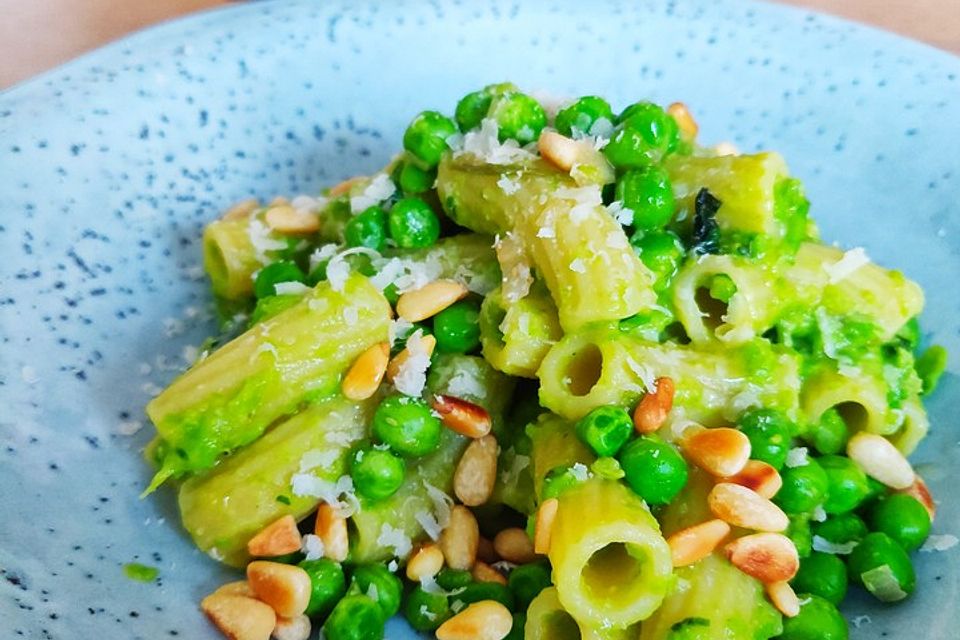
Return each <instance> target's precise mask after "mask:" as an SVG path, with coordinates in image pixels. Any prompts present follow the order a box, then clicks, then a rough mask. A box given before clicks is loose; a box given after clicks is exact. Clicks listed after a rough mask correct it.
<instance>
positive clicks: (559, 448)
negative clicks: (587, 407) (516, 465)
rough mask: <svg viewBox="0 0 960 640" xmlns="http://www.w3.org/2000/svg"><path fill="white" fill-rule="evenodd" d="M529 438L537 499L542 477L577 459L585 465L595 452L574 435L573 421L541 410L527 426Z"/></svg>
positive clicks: (590, 460) (540, 498)
mask: <svg viewBox="0 0 960 640" xmlns="http://www.w3.org/2000/svg"><path fill="white" fill-rule="evenodd" d="M527 434H528V435H529V436H530V442H531V458H532V460H531V468H532V474H533V486H534V490H535V493H536V498H537V501H538V502H539V501H540V500H542V499H543V479H544V478H545V477H546V476H547V474H548V473H550V471H551V470H553V469H555V468H557V467H561V466H571V465H574V464H577V463H580V464H583V465H589V464H590V463H592V462H593V461H594V460H595V459H596V456H595V455H593V452H591V451H590V449H588V448H587V446H586V445H585V444H583V442H582V441H581V440H580V438H578V437H577V434H576V433H575V432H574V429H573V425H572V424H571V423H570V422H568V421H567V420H564V419H563V418H561V417H559V416H556V415H553V414H549V413H545V414H543V415H542V416H540V419H539V420H537V422H536V424H533V425H530V426H529V427H528V428H527Z"/></svg>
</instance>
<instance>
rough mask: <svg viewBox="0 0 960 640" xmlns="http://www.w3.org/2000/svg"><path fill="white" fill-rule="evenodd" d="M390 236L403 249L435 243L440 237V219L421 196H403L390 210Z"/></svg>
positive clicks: (417, 247)
mask: <svg viewBox="0 0 960 640" xmlns="http://www.w3.org/2000/svg"><path fill="white" fill-rule="evenodd" d="M388 225H389V227H390V237H391V238H393V241H394V242H396V243H397V246H398V247H400V248H401V249H419V248H422V247H429V246H431V245H433V244H434V243H435V242H436V241H437V238H439V237H440V220H439V219H438V218H437V214H436V213H434V212H433V209H432V208H431V207H430V205H429V204H427V203H426V202H424V201H423V200H422V199H421V198H403V199H402V200H399V201H398V202H397V203H396V204H395V205H393V208H392V209H391V210H390V216H389V219H388Z"/></svg>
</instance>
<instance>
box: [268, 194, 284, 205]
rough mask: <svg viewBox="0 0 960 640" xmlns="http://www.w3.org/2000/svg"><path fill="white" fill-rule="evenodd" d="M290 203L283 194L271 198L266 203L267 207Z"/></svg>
mask: <svg viewBox="0 0 960 640" xmlns="http://www.w3.org/2000/svg"><path fill="white" fill-rule="evenodd" d="M288 204H290V201H289V200H287V198H286V197H284V196H277V197H275V198H274V199H273V200H271V201H270V202H268V203H267V206H268V207H282V206H284V205H288Z"/></svg>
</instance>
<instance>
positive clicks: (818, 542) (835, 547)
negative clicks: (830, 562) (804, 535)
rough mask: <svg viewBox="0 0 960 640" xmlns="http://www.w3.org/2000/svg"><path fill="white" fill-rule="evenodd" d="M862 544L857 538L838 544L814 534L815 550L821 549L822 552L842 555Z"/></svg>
mask: <svg viewBox="0 0 960 640" xmlns="http://www.w3.org/2000/svg"><path fill="white" fill-rule="evenodd" d="M858 544H860V543H859V542H857V541H856V540H851V541H850V542H844V543H842V544H837V543H836V542H830V541H829V540H827V539H826V538H821V537H820V536H813V550H814V551H819V552H820V553H829V554H831V555H835V556H837V555H840V556H845V555H849V554H850V553H852V552H853V550H854V549H855V548H856V547H857V545H858Z"/></svg>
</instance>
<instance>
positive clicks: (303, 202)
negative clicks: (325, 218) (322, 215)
mask: <svg viewBox="0 0 960 640" xmlns="http://www.w3.org/2000/svg"><path fill="white" fill-rule="evenodd" d="M326 204H327V199H326V198H324V197H323V196H319V197H316V198H314V197H313V196H308V195H299V196H297V197H295V198H294V199H293V200H291V201H290V206H291V207H293V208H294V209H296V210H297V211H300V212H301V213H314V212H316V211H317V210H318V209H320V208H321V207H323V206H325V205H326Z"/></svg>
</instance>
